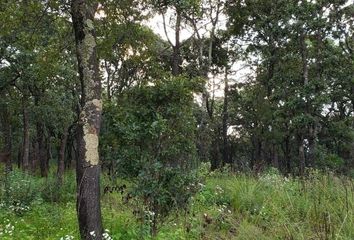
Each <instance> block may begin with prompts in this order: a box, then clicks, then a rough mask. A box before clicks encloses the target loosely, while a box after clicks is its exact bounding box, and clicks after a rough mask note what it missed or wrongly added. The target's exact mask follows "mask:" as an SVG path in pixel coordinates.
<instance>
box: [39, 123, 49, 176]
mask: <svg viewBox="0 0 354 240" xmlns="http://www.w3.org/2000/svg"><path fill="white" fill-rule="evenodd" d="M36 129H37V143H38V158H39V166H40V169H41V176H42V177H48V166H47V156H46V155H47V154H46V141H45V136H44V124H43V123H41V122H37V124H36Z"/></svg>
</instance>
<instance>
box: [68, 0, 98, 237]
mask: <svg viewBox="0 0 354 240" xmlns="http://www.w3.org/2000/svg"><path fill="white" fill-rule="evenodd" d="M95 2H96V1H85V0H73V1H72V3H71V10H72V20H73V27H74V30H75V40H76V50H77V52H76V53H77V60H78V66H79V77H80V81H81V113H80V119H79V125H78V134H77V140H78V148H79V149H78V151H79V158H78V163H77V167H76V173H77V196H78V198H77V213H78V220H79V228H80V235H81V239H85V240H94V239H95V240H97V239H99V240H100V239H102V219H101V205H100V171H101V167H100V165H99V154H98V136H99V131H100V122H101V113H102V101H101V81H100V77H99V68H98V67H99V66H98V60H97V55H96V40H95V31H94V22H93V21H94V15H95V11H96V8H97V5H98V4H97V3H95Z"/></svg>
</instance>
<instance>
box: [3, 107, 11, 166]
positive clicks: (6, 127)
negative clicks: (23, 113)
mask: <svg viewBox="0 0 354 240" xmlns="http://www.w3.org/2000/svg"><path fill="white" fill-rule="evenodd" d="M1 108H2V112H1V117H0V121H1V126H2V128H3V129H2V132H3V135H4V149H3V150H2V152H3V153H5V154H7V155H8V159H7V161H6V162H5V163H6V165H5V167H6V171H7V172H8V171H11V170H12V159H11V153H12V138H11V120H10V112H9V109H8V106H7V104H6V103H5V104H3V105H2V106H1Z"/></svg>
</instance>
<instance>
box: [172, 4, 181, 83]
mask: <svg viewBox="0 0 354 240" xmlns="http://www.w3.org/2000/svg"><path fill="white" fill-rule="evenodd" d="M176 12H177V17H176V29H175V42H176V43H175V45H174V46H173V49H172V50H173V53H172V75H174V76H176V75H178V74H180V68H181V49H180V48H181V43H180V31H181V20H182V19H181V14H180V12H179V11H178V10H177V11H176Z"/></svg>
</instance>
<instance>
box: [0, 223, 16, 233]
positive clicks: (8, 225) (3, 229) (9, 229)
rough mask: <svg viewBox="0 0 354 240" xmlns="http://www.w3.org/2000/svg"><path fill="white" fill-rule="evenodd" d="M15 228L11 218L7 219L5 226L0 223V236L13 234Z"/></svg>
mask: <svg viewBox="0 0 354 240" xmlns="http://www.w3.org/2000/svg"><path fill="white" fill-rule="evenodd" d="M14 230H15V226H14V225H12V224H11V222H10V220H9V219H6V221H5V223H4V227H3V226H2V225H0V237H1V236H4V237H5V236H12V235H13V232H14Z"/></svg>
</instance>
